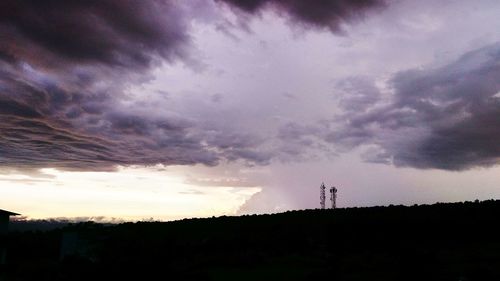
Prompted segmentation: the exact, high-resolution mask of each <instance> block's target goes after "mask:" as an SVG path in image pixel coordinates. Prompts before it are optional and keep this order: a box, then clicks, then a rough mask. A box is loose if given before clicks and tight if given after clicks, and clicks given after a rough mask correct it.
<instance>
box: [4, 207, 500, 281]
mask: <svg viewBox="0 0 500 281" xmlns="http://www.w3.org/2000/svg"><path fill="white" fill-rule="evenodd" d="M499 218H500V202H499V201H485V202H480V203H479V202H475V203H472V202H468V203H454V204H435V205H428V206H413V207H404V206H390V207H372V208H349V209H337V210H305V211H293V212H286V213H281V214H274V215H259V216H242V217H219V218H209V219H189V220H182V221H176V222H168V223H156V222H140V223H124V224H119V225H111V226H110V225H101V224H95V223H81V224H72V225H67V226H64V227H62V228H58V229H52V230H46V231H13V232H11V233H10V234H9V236H8V238H7V239H8V242H7V243H8V259H7V263H8V264H7V266H5V267H3V268H2V272H3V273H2V277H0V279H1V280H12V281H14V280H75V281H76V280H101V279H107V280H314V279H319V278H321V279H324V280H440V281H446V280H454V281H458V280H500V230H499V228H498V227H497V226H498V222H499ZM17 227H18V226H17ZM45 229H47V226H45Z"/></svg>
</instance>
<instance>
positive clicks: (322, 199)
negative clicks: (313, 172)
mask: <svg viewBox="0 0 500 281" xmlns="http://www.w3.org/2000/svg"><path fill="white" fill-rule="evenodd" d="M325 189H326V187H325V183H321V186H320V187H319V200H320V201H319V204H320V205H321V209H325V199H326V195H325Z"/></svg>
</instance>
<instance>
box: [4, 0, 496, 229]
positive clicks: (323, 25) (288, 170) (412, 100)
mask: <svg viewBox="0 0 500 281" xmlns="http://www.w3.org/2000/svg"><path fill="white" fill-rule="evenodd" d="M499 15H500V2H498V1H497V0H478V1H466V0H444V1H431V0H423V1H416V0H357V1H347V0H318V1H305V0H304V1H301V0H290V1H284V0H255V1H249V0H190V1H180V0H150V1H138V0H99V1H97V0H95V1H94V0H91V1H80V0H71V1H68V0H65V1H62V0H47V1H36V0H26V1H17V0H5V1H2V2H1V3H0V209H6V210H10V211H14V212H17V213H21V214H23V215H24V216H26V217H28V218H35V219H41V218H79V219H92V220H97V221H106V220H132V221H135V220H150V219H153V220H175V219H182V218H190V217H210V216H220V215H242V214H255V213H275V212H283V211H287V210H297V209H311V208H318V207H319V186H320V184H321V183H322V182H325V184H326V185H327V186H336V187H337V189H338V199H337V205H338V206H339V207H355V206H358V207H359V206H375V205H389V204H405V205H412V204H432V203H435V202H456V201H466V200H475V199H479V200H485V199H500V167H499V165H498V164H500V141H499V140H500V29H498V26H500V16H499Z"/></svg>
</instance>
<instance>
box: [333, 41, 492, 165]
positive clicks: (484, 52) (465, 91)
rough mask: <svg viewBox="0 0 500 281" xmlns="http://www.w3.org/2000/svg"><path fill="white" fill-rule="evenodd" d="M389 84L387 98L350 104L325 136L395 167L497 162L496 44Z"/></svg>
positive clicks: (402, 75) (406, 73)
mask: <svg viewBox="0 0 500 281" xmlns="http://www.w3.org/2000/svg"><path fill="white" fill-rule="evenodd" d="M390 85H391V87H392V90H393V91H394V95H393V96H392V97H391V98H390V101H389V102H387V100H386V101H381V102H380V103H372V101H371V100H370V103H369V104H370V106H365V101H366V100H367V99H366V98H362V99H360V100H359V101H356V102H357V103H358V104H357V105H356V104H355V105H354V108H356V109H357V110H358V111H357V112H352V111H347V113H346V114H345V115H344V116H343V117H342V118H341V120H342V122H344V125H343V126H344V127H343V129H342V130H339V131H337V132H335V133H332V134H331V135H330V136H329V137H330V141H332V142H336V143H339V144H344V145H346V146H350V147H354V146H357V145H363V144H364V145H375V147H372V148H371V149H370V150H369V151H367V153H365V156H366V157H367V160H369V161H373V162H378V163H393V164H395V165H397V166H410V167H416V168H423V169H425V168H437V169H446V170H463V169H470V168H473V167H487V166H492V165H496V164H499V162H500V142H498V139H500V118H499V116H500V98H498V93H499V92H500V44H495V45H492V46H487V47H484V48H481V49H478V50H475V51H471V52H469V53H466V54H464V55H463V56H462V57H460V58H459V59H458V60H456V61H455V62H453V63H450V64H448V65H445V66H442V67H438V68H432V69H431V68H429V69H418V70H409V71H404V72H400V73H398V74H396V75H395V76H394V77H393V78H392V80H391V82H390ZM360 88H361V90H363V89H365V90H366V85H365V84H361V85H360ZM369 91H372V90H368V92H369ZM377 95H379V93H375V96H377ZM368 100H369V99H368ZM358 105H359V106H358ZM350 108H353V105H352V104H351V103H349V106H348V109H350ZM361 108H364V110H361Z"/></svg>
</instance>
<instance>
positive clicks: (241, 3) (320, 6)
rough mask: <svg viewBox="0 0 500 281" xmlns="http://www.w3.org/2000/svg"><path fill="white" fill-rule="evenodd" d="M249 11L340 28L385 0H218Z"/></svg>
mask: <svg viewBox="0 0 500 281" xmlns="http://www.w3.org/2000/svg"><path fill="white" fill-rule="evenodd" d="M218 1H220V2H224V3H226V4H228V5H230V6H231V7H236V8H237V9H239V10H241V11H244V12H246V13H250V14H259V13H260V12H261V11H262V10H264V9H272V10H273V11H275V12H276V13H277V14H278V15H282V16H285V17H287V18H288V19H289V20H290V21H291V22H293V23H298V24H302V25H305V26H307V27H319V28H328V29H330V30H331V31H333V32H339V31H341V27H342V24H344V23H347V22H351V21H352V20H355V19H359V18H361V17H362V16H363V15H364V14H365V13H366V12H368V11H369V10H373V9H377V8H382V7H384V6H385V1H384V0H315V1H303V0H218Z"/></svg>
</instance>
